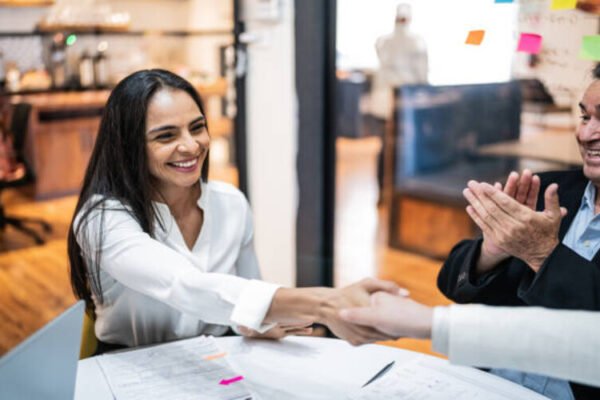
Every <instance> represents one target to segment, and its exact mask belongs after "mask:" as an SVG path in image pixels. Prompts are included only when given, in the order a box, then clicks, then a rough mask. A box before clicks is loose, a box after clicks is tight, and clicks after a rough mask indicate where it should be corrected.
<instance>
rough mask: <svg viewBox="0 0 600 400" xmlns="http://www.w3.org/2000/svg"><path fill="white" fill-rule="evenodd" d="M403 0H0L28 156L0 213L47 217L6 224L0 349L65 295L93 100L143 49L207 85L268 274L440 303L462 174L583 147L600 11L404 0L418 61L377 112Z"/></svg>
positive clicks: (150, 58)
mask: <svg viewBox="0 0 600 400" xmlns="http://www.w3.org/2000/svg"><path fill="white" fill-rule="evenodd" d="M399 3H400V1H398V0H396V1H392V0H378V1H376V2H372V1H367V0H337V1H335V0H329V1H325V2H324V1H321V0H310V1H299V0H298V1H293V0H268V1H261V0H226V1H224V0H145V1H141V0H125V1H117V0H95V1H93V0H86V1H61V0H56V1H51V0H39V1H35V0H29V1H27V0H23V1H21V0H12V1H11V0H0V82H1V83H2V89H1V92H0V112H1V115H2V117H1V118H2V121H3V123H4V125H5V126H6V127H7V128H10V129H9V130H10V131H11V134H12V135H13V143H12V146H13V147H14V149H13V151H14V152H15V154H16V155H17V156H18V157H19V158H20V160H21V161H23V163H24V164H26V165H27V168H26V169H27V171H26V172H27V174H26V176H23V177H21V178H20V179H18V182H9V180H4V181H2V180H0V181H2V182H0V190H1V198H0V200H1V201H0V204H2V214H0V224H4V223H5V221H7V216H10V217H15V216H16V217H28V218H39V219H42V220H43V221H45V222H46V223H48V224H50V225H51V228H52V231H51V232H46V231H45V230H44V229H43V227H41V226H37V225H31V228H32V229H33V230H34V232H36V233H37V236H38V238H36V237H34V236H31V235H29V234H27V233H25V232H23V231H20V230H18V229H15V228H14V227H13V226H10V225H7V226H4V227H3V230H2V231H1V232H0V354H2V353H5V352H6V351H7V350H9V349H10V348H12V347H14V346H15V345H16V344H17V343H19V342H20V341H21V340H23V339H24V338H25V337H27V336H28V335H29V334H31V333H32V332H33V331H35V330H36V329H37V328H39V327H40V326H42V325H43V324H44V323H46V322H47V321H49V320H50V319H52V318H53V317H54V316H56V315H57V314H58V313H59V312H61V311H63V310H64V309H65V308H66V307H68V306H69V305H70V304H72V303H73V302H74V297H73V295H72V293H71V290H70V287H69V282H68V265H67V257H66V240H65V239H66V234H67V230H68V224H69V222H70V219H71V217H72V212H73V209H74V207H75V203H76V199H77V193H78V190H79V185H80V182H81V179H82V176H83V172H84V170H85V167H86V164H87V161H88V158H89V154H90V152H91V149H92V146H93V143H94V139H95V134H96V129H97V126H98V122H99V116H100V113H101V111H102V107H103V104H104V102H105V101H106V98H107V96H108V94H109V91H110V88H111V87H113V86H114V85H115V84H116V83H117V82H118V81H119V80H120V79H121V78H122V77H124V76H126V75H127V74H129V73H131V72H133V71H135V70H138V69H142V68H154V67H160V68H166V69H170V70H173V71H175V72H177V73H179V74H181V75H183V76H185V77H186V78H188V79H189V80H190V81H191V82H192V83H193V84H194V85H195V86H196V87H197V88H198V90H199V92H200V94H201V95H202V96H203V99H204V101H205V103H206V106H207V114H208V120H209V130H210V132H211V136H212V142H211V160H210V161H211V166H210V167H211V179H219V180H224V181H227V182H230V183H232V184H234V185H236V186H238V187H240V189H241V190H242V191H244V193H246V195H247V196H248V198H249V200H250V203H251V205H252V208H253V211H254V219H255V246H256V249H257V254H258V257H259V261H260V263H261V268H262V270H263V275H264V278H265V279H266V280H270V281H275V282H278V283H281V284H284V285H289V286H296V285H297V286H309V285H335V286H343V285H346V284H349V283H352V282H354V281H356V280H358V279H360V278H362V277H367V276H377V277H381V278H385V279H392V280H395V281H397V282H398V283H399V284H401V285H402V286H404V287H406V288H408V289H409V290H410V291H411V293H412V296H413V297H414V298H415V299H417V300H419V301H422V302H425V303H427V304H432V305H433V304H446V303H448V301H447V300H446V299H445V298H444V297H443V296H442V295H441V294H440V293H439V291H438V290H437V288H436V286H435V278H436V276H437V271H438V270H439V267H440V265H441V263H442V262H443V260H444V258H445V256H446V255H447V254H448V252H449V251H450V249H451V248H452V245H453V244H454V243H456V242H457V241H458V240H460V239H462V238H466V237H471V236H474V235H477V234H478V232H477V229H476V227H475V226H474V224H473V223H472V222H471V221H470V220H469V218H468V216H467V215H466V213H465V212H464V207H465V205H466V203H465V202H464V200H463V199H462V195H461V192H462V189H463V188H464V186H465V184H466V182H467V180H468V179H472V178H474V179H479V180H488V181H497V180H498V181H502V180H503V179H504V178H505V177H506V175H507V174H508V173H509V172H510V171H512V170H520V169H523V168H530V169H532V170H534V171H535V172H540V171H544V170H550V169H563V168H577V166H578V165H579V155H578V151H577V148H576V144H575V140H574V137H573V133H574V129H575V126H576V124H577V123H578V110H577V103H578V102H579V100H580V96H581V94H582V91H583V88H584V87H585V86H586V83H587V82H589V80H590V71H591V68H592V67H593V66H594V63H595V60H594V57H593V55H592V56H590V55H589V54H587V53H586V55H584V56H582V54H581V46H582V40H583V38H584V37H586V36H594V35H597V33H598V16H597V14H596V13H595V12H596V9H595V6H594V5H593V4H588V3H587V2H578V3H577V7H578V8H577V9H567V10H552V9H551V3H552V1H551V0H520V1H519V0H515V1H514V2H508V3H496V2H494V0H486V1H481V0H458V1H453V2H448V1H444V0H419V1H412V2H411V1H403V3H409V4H411V5H412V15H411V26H410V28H411V30H412V31H413V32H414V33H415V34H416V35H418V36H419V37H421V38H422V39H423V41H424V42H425V43H426V49H427V50H426V51H427V56H428V60H429V62H428V64H429V67H428V71H427V79H426V82H421V83H416V84H407V85H401V86H398V87H395V88H393V89H390V91H389V96H390V101H389V110H388V111H389V113H388V115H387V116H384V117H382V116H381V115H380V114H378V113H377V112H376V111H375V110H376V108H377V107H378V106H380V105H378V104H376V103H377V101H378V100H377V98H376V96H375V95H374V92H375V91H374V86H375V85H374V80H375V79H376V78H375V77H376V76H377V73H378V70H379V68H380V66H379V59H378V56H377V53H376V50H375V43H376V41H377V40H378V38H380V37H382V36H384V35H386V34H389V33H390V32H391V31H392V30H393V28H394V23H395V16H396V9H397V6H398V4H399ZM472 30H484V31H485V35H484V37H483V41H481V43H480V44H478V45H469V44H465V39H466V38H467V35H468V33H469V31H472ZM522 33H529V34H535V35H539V37H540V38H541V48H540V49H539V51H529V52H523V51H517V46H518V42H519V39H520V37H521V34H522ZM39 239H42V241H43V243H38V242H39ZM389 344H392V345H395V346H400V347H406V348H411V349H417V350H420V351H429V345H428V343H427V342H425V341H417V340H400V341H398V342H394V343H389Z"/></svg>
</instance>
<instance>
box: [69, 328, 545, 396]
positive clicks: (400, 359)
mask: <svg viewBox="0 0 600 400" xmlns="http://www.w3.org/2000/svg"><path fill="white" fill-rule="evenodd" d="M192 340H196V339H192ZM216 340H217V344H218V346H219V347H220V348H222V349H223V350H224V351H226V352H227V353H228V357H229V362H230V363H231V365H232V366H233V367H234V368H235V369H236V370H238V371H239V372H240V373H241V374H242V375H244V378H245V381H246V384H247V385H248V386H249V387H250V388H251V390H252V391H253V392H254V393H255V394H257V395H258V398H260V399H263V400H271V399H276V400H279V399H286V400H288V399H291V400H293V399H328V400H331V399H344V398H346V396H348V395H349V394H352V393H356V392H357V391H358V390H359V389H360V388H361V386H362V385H363V384H364V383H365V382H366V381H368V380H369V378H371V377H372V376H373V375H375V373H377V371H379V370H380V369H381V368H382V367H383V366H384V365H386V364H388V363H389V362H390V361H396V364H395V366H394V367H395V368H396V367H397V366H399V365H402V364H404V363H410V362H411V361H415V360H417V359H418V360H427V362H433V363H436V365H438V364H439V365H440V367H441V368H444V369H446V370H448V371H449V372H451V373H452V375H453V376H457V377H460V378H461V379H463V378H464V381H465V382H466V383H467V384H469V385H471V384H472V385H482V386H486V387H488V388H489V387H491V388H494V389H497V391H498V393H512V398H519V399H540V398H542V397H541V396H538V395H534V394H532V392H529V391H527V390H525V389H521V388H520V387H518V386H517V385H515V384H513V383H511V382H508V381H505V380H503V379H500V378H497V377H495V376H492V375H490V374H487V373H485V372H482V371H479V370H476V369H473V368H465V367H457V366H449V364H448V363H447V361H445V360H441V359H438V358H436V357H432V356H428V355H424V354H421V353H416V352H411V351H406V350H401V349H396V348H392V347H387V346H380V345H365V346H359V347H352V346H350V345H348V344H347V343H346V342H343V341H341V340H337V339H325V338H314V337H288V338H286V339H284V340H281V341H270V340H257V339H244V338H241V337H223V338H217V339H216ZM100 357H101V356H100ZM97 358H98V357H93V358H88V359H85V360H82V361H79V365H78V370H77V385H76V390H75V399H76V400H105V399H106V400H108V399H113V397H112V393H111V391H110V388H109V386H108V384H107V382H106V380H105V377H104V375H103V373H102V370H101V369H100V367H99V364H98V363H97ZM515 390H516V391H517V393H518V396H517V397H514V396H515ZM521 390H522V393H519V391H521ZM510 398H511V397H510V396H509V397H507V399H510Z"/></svg>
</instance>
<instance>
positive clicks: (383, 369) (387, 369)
mask: <svg viewBox="0 0 600 400" xmlns="http://www.w3.org/2000/svg"><path fill="white" fill-rule="evenodd" d="M394 363H395V361H392V362H391V363H389V364H387V365H386V366H385V367H383V368H381V370H379V372H378V373H376V374H375V375H373V377H372V378H371V379H369V380H368V381H367V383H365V384H364V385H362V387H365V386H367V385H368V384H370V383H372V382H373V381H374V380H376V379H379V378H381V377H382V376H383V375H385V373H386V372H388V371H389V370H390V369H392V367H393V366H394Z"/></svg>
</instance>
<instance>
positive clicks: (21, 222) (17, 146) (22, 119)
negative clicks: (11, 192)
mask: <svg viewBox="0 0 600 400" xmlns="http://www.w3.org/2000/svg"><path fill="white" fill-rule="evenodd" d="M13 107H14V108H13V111H12V117H11V126H10V129H9V130H8V131H7V130H6V129H3V126H2V125H0V140H2V147H3V149H4V151H0V166H4V170H5V171H3V172H2V171H0V193H1V192H2V190H3V189H5V188H11V187H19V186H24V185H27V184H29V183H31V182H33V180H34V179H35V175H34V173H33V170H32V168H31V167H30V166H29V163H28V162H27V160H25V156H24V149H25V137H26V135H27V128H28V122H29V114H30V111H31V105H29V104H26V103H20V104H15V105H14V106H13ZM0 122H1V121H0ZM10 139H12V140H10ZM11 146H12V148H11ZM26 224H27V225H30V224H33V225H39V226H40V227H41V228H42V230H43V232H44V233H50V232H52V226H50V224H48V223H47V222H46V221H44V220H42V219H39V218H23V217H10V216H8V215H6V213H5V212H4V207H3V206H2V204H1V203H0V230H4V229H5V228H6V226H7V225H11V226H13V227H14V228H15V229H17V230H19V231H21V232H23V233H25V234H26V235H28V236H30V237H32V238H33V239H34V240H35V242H36V244H43V243H44V239H43V238H42V236H41V235H40V234H39V233H38V232H36V231H35V230H33V229H32V228H30V227H29V226H27V225H26Z"/></svg>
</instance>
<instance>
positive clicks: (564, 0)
mask: <svg viewBox="0 0 600 400" xmlns="http://www.w3.org/2000/svg"><path fill="white" fill-rule="evenodd" d="M576 5H577V0H552V4H551V5H550V9H551V10H573V9H574V8H575V6H576Z"/></svg>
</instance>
